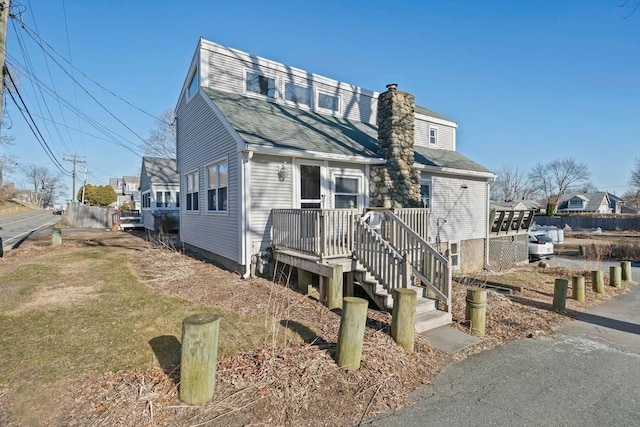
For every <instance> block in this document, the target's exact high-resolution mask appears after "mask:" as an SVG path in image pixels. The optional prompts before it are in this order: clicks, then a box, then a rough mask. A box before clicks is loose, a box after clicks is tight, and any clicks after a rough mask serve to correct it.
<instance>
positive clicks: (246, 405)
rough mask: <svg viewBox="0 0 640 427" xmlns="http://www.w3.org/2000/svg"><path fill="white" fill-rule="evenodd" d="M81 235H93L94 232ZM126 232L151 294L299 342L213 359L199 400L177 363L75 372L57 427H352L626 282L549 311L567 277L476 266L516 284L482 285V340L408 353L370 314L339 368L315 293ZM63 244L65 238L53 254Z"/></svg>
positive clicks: (458, 311) (460, 315)
mask: <svg viewBox="0 0 640 427" xmlns="http://www.w3.org/2000/svg"><path fill="white" fill-rule="evenodd" d="M79 238H82V236H80V237H79ZM88 238H90V239H93V240H94V241H95V240H99V237H97V236H96V234H95V233H91V236H90V237H88ZM131 239H132V240H131V244H132V247H137V248H138V250H136V251H132V253H131V256H132V261H131V265H132V268H133V269H134V271H135V273H136V274H137V276H138V277H139V278H140V280H142V281H144V283H146V284H147V285H148V286H149V287H150V288H152V289H154V290H155V291H157V292H162V293H165V294H169V295H173V296H177V297H180V298H183V299H187V300H189V301H194V302H198V303H201V304H203V305H214V306H218V307H224V308H227V309H229V310H233V311H235V312H238V313H241V314H252V315H261V316H264V317H265V319H268V318H275V319H278V320H279V322H278V323H279V324H280V325H282V326H283V328H286V329H289V330H294V331H296V332H297V333H298V334H299V335H300V337H301V338H302V340H297V341H296V340H294V341H291V342H290V343H288V344H287V345H284V346H282V345H275V344H274V343H273V342H268V341H267V342H265V343H264V345H263V346H262V347H260V348H257V349H255V350H254V351H251V352H246V353H242V354H236V355H233V356H229V357H223V358H219V359H218V370H217V379H216V392H215V396H214V400H213V401H212V402H211V403H209V404H207V405H203V406H199V407H192V406H188V405H185V404H183V403H182V402H181V401H180V400H179V399H178V381H179V366H177V365H176V364H175V363H167V362H166V361H165V363H162V362H158V363H157V364H156V366H153V367H150V368H148V369H146V370H136V371H121V372H106V373H104V375H102V376H100V377H97V378H82V379H74V381H75V382H74V387H73V392H71V393H68V394H64V393H63V394H61V395H58V396H56V399H55V404H56V405H61V407H63V408H64V412H65V413H66V414H67V415H66V416H65V417H64V419H61V420H59V424H60V425H69V426H86V425H101V426H122V425H127V426H129V425H131V426H133V425H135V426H182V425H184V426H186V425H190V426H205V425H206V426H217V425H225V426H247V425H251V426H264V425H291V426H295V425H307V426H347V425H355V424H358V423H360V422H361V421H362V420H364V419H367V418H370V417H372V416H374V415H375V414H377V413H379V412H382V411H386V410H392V409H395V408H398V407H401V406H404V405H407V404H408V403H409V400H408V398H409V393H410V392H412V391H413V390H415V389H416V388H417V387H419V386H420V385H423V384H426V383H428V382H429V381H430V380H431V379H432V378H434V377H435V376H436V375H437V374H438V373H440V372H442V370H444V368H445V367H446V366H447V365H448V364H450V363H454V362H456V361H459V360H461V359H464V358H465V357H467V356H468V355H470V354H473V353H477V352H481V351H485V350H488V349H490V348H493V347H495V346H498V345H501V344H503V343H504V342H506V341H509V340H513V339H521V338H524V339H537V338H541V337H546V336H550V335H552V334H553V333H554V331H555V330H556V329H557V327H558V325H560V324H561V323H562V322H565V321H568V320H571V319H572V318H573V317H575V314H576V313H577V312H579V311H582V310H584V309H586V308H587V307H589V306H591V305H594V304H598V303H600V302H602V301H605V300H607V299H609V298H611V297H612V296H615V295H617V294H619V293H622V292H625V289H626V287H627V286H629V284H627V283H625V284H624V286H623V287H622V288H620V289H614V288H607V292H606V293H605V294H604V295H600V294H596V293H595V292H593V291H592V290H591V289H590V286H587V300H586V302H584V303H578V302H577V301H575V300H572V299H570V300H568V301H567V311H566V312H565V313H556V312H553V311H552V310H551V301H552V297H553V281H554V279H555V278H559V277H565V278H569V277H570V276H571V275H572V274H576V273H575V272H571V271H568V270H564V269H552V268H541V267H539V266H538V265H537V264H530V265H523V266H520V267H518V268H514V269H512V270H509V271H507V272H501V273H499V274H498V273H484V274H481V275H478V276H476V277H475V279H477V280H480V281H481V282H482V281H491V282H502V283H505V284H511V285H517V286H521V287H522V290H521V291H519V292H515V293H513V294H511V295H507V294H501V293H497V292H488V306H487V327H486V335H485V336H484V337H483V338H482V340H481V341H480V342H479V343H478V344H475V345H473V346H471V347H468V348H466V349H464V350H461V351H460V352H458V353H456V354H454V355H449V354H446V353H443V352H440V351H438V350H437V349H435V348H433V347H431V346H430V344H429V342H428V340H427V339H426V338H424V337H423V336H418V337H417V339H416V350H415V351H414V352H408V351H405V350H404V349H403V348H401V347H399V346H398V345H396V344H395V343H394V342H393V340H392V339H391V337H390V335H389V331H390V321H391V316H390V315H389V314H388V313H384V312H379V311H376V310H372V309H370V310H369V312H368V319H367V328H366V332H365V341H364V348H363V354H362V366H361V368H360V370H358V371H347V370H344V369H341V368H338V367H337V366H336V364H335V362H334V361H333V356H334V353H335V347H336V342H337V334H338V328H339V324H340V317H339V315H338V314H336V313H334V312H332V311H329V310H327V309H326V308H325V307H323V306H322V305H321V304H319V303H318V301H317V298H316V296H314V295H303V294H300V293H298V292H295V291H293V290H292V289H290V288H288V287H286V286H283V285H281V284H275V283H273V282H271V281H270V280H267V279H263V278H251V279H247V280H242V279H241V278H240V277H238V275H237V274H234V273H231V272H229V271H226V270H223V269H221V268H218V267H216V266H214V265H212V264H210V263H207V262H203V261H202V260H198V259H196V258H194V257H190V256H187V255H185V254H183V253H180V252H179V251H173V250H170V248H168V247H167V246H166V245H158V244H148V245H143V249H142V250H140V249H139V248H140V241H139V237H136V236H135V235H131ZM71 244H72V243H64V244H63V245H62V248H58V249H56V250H64V246H65V245H71ZM49 250H53V249H52V248H50V247H48V246H46V245H45V244H43V243H42V241H38V240H37V239H34V240H33V241H27V242H26V243H25V244H24V245H23V246H22V247H21V248H20V249H18V251H23V252H24V253H25V254H28V255H29V256H37V253H39V252H42V251H49ZM166 271H172V272H173V274H171V275H167V274H165V273H164V272H166ZM582 273H583V272H580V273H579V274H582ZM585 275H586V273H585ZM473 284H475V283H472V282H471V281H470V280H469V279H468V278H465V279H462V278H460V279H459V281H456V282H454V284H453V299H454V302H453V309H452V312H453V319H454V322H453V324H452V325H451V327H452V328H457V329H460V330H462V331H464V332H467V333H469V328H468V325H467V324H466V323H465V321H464V304H465V296H466V289H467V288H468V287H469V286H471V285H473ZM265 321H266V320H265ZM1 403H2V390H0V405H1ZM0 424H2V411H0Z"/></svg>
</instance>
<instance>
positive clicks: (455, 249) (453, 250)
mask: <svg viewBox="0 0 640 427" xmlns="http://www.w3.org/2000/svg"><path fill="white" fill-rule="evenodd" d="M449 258H450V259H451V267H452V268H456V269H457V268H460V242H450V244H449Z"/></svg>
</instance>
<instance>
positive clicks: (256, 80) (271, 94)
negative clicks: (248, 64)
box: [245, 71, 276, 99]
mask: <svg viewBox="0 0 640 427" xmlns="http://www.w3.org/2000/svg"><path fill="white" fill-rule="evenodd" d="M245 90H246V91H247V92H252V93H257V94H259V95H264V96H266V97H267V98H272V99H275V97H276V79H274V78H272V77H267V76H263V75H262V74H258V73H255V72H253V71H247V73H246V79H245Z"/></svg>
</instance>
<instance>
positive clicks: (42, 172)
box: [24, 164, 62, 208]
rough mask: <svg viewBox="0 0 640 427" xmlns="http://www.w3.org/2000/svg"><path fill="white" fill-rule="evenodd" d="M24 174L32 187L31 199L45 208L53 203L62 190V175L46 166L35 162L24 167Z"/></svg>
mask: <svg viewBox="0 0 640 427" xmlns="http://www.w3.org/2000/svg"><path fill="white" fill-rule="evenodd" d="M24 174H25V176H26V178H27V181H28V183H29V186H30V187H31V189H32V190H31V191H32V193H31V194H32V197H30V201H31V202H32V203H34V204H36V205H39V206H42V207H43V208H45V207H47V206H50V205H52V204H53V201H54V200H55V198H56V196H58V195H59V194H60V192H61V190H62V179H61V176H60V175H59V174H53V173H52V172H51V171H49V169H47V168H46V167H44V166H36V165H33V164H32V165H28V166H26V167H25V168H24Z"/></svg>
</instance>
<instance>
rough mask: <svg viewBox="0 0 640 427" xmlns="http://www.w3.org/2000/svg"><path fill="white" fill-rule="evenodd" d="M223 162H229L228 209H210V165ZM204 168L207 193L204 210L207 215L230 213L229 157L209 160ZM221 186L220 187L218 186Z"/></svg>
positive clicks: (226, 214)
mask: <svg viewBox="0 0 640 427" xmlns="http://www.w3.org/2000/svg"><path fill="white" fill-rule="evenodd" d="M221 163H226V164H227V210H224V211H218V210H209V167H211V166H214V165H219V164H221ZM204 170H205V178H204V180H205V182H204V183H205V192H206V193H205V194H204V196H205V197H204V200H205V207H204V212H205V214H206V215H214V216H228V215H229V193H230V192H229V157H228V156H226V157H221V158H219V159H217V160H214V161H213V162H209V163H207V164H206V165H204ZM218 188H220V187H218Z"/></svg>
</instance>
